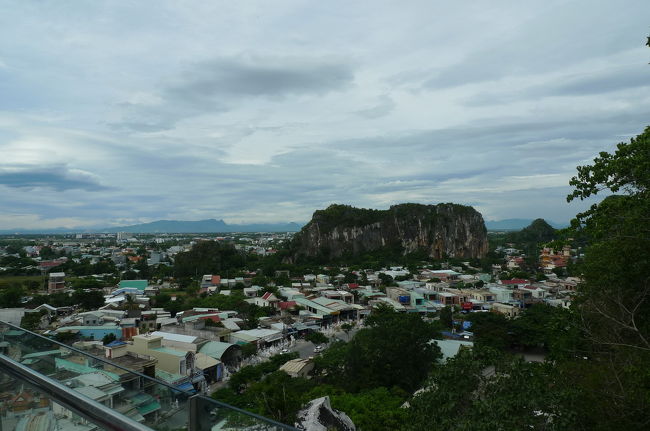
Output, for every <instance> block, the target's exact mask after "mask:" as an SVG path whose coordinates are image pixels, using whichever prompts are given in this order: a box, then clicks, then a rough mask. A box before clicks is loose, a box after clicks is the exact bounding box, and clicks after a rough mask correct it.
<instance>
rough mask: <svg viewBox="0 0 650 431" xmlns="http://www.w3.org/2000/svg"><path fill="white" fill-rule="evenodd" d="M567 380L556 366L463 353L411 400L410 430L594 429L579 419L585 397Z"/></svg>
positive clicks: (494, 354)
mask: <svg viewBox="0 0 650 431" xmlns="http://www.w3.org/2000/svg"><path fill="white" fill-rule="evenodd" d="M487 367H490V368H487ZM492 367H493V368H492ZM486 369H493V372H491V373H486V372H485V371H486ZM566 377H567V376H566V375H565V374H564V373H563V372H562V371H561V370H557V369H554V368H553V366H552V364H535V363H526V362H523V361H522V360H521V359H517V358H511V357H508V356H502V355H500V354H498V353H497V352H495V351H493V350H490V349H487V350H480V349H479V351H470V350H464V349H461V350H460V351H459V353H458V354H457V355H456V357H454V358H451V359H449V360H448V361H447V364H446V365H445V366H442V367H437V368H436V369H434V370H433V373H432V376H431V378H430V379H429V380H428V382H427V385H426V386H425V390H424V391H422V392H420V393H419V394H418V395H416V396H415V397H414V398H413V399H412V400H410V401H409V403H410V408H409V409H408V418H407V420H406V421H405V424H406V426H405V427H404V429H406V430H414V431H415V430H422V429H427V430H441V431H442V430H444V431H448V430H453V431H456V430H458V431H461V430H463V431H464V430H477V431H478V430H508V431H509V430H512V431H515V430H522V429H540V430H542V429H548V430H569V429H571V430H574V429H588V428H585V427H581V426H580V425H581V423H580V421H579V420H577V416H576V414H575V411H576V410H577V406H576V404H577V402H578V401H579V399H580V395H581V394H580V392H579V390H577V389H576V388H573V387H571V386H570V385H566V384H564V380H565V379H566Z"/></svg>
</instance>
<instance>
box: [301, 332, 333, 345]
mask: <svg viewBox="0 0 650 431" xmlns="http://www.w3.org/2000/svg"><path fill="white" fill-rule="evenodd" d="M305 340H307V341H311V342H312V343H314V344H326V343H327V342H328V341H329V338H327V336H325V334H323V333H322V332H320V331H311V332H310V333H308V334H307V335H306V336H305Z"/></svg>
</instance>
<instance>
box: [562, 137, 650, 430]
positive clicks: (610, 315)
mask: <svg viewBox="0 0 650 431" xmlns="http://www.w3.org/2000/svg"><path fill="white" fill-rule="evenodd" d="M570 184H571V185H572V186H573V187H574V191H573V192H572V193H571V194H570V195H569V196H568V197H567V200H568V201H572V200H575V199H581V200H582V199H586V198H588V197H591V196H593V195H597V194H599V193H602V192H608V193H614V195H611V196H608V197H607V198H605V199H604V200H603V201H602V202H600V203H599V204H596V205H593V206H592V207H591V208H590V209H589V210H587V211H586V212H584V213H582V214H579V215H578V216H577V217H576V219H575V220H573V221H572V234H573V235H575V236H578V235H581V236H583V237H584V238H586V239H588V240H589V243H590V244H589V246H588V247H587V248H586V251H585V256H586V257H585V259H584V262H583V264H582V265H581V266H580V267H579V270H580V271H581V273H582V276H583V278H584V282H583V283H581V285H580V286H579V289H578V297H577V301H576V302H577V304H578V310H579V311H580V316H581V322H582V330H583V331H584V334H585V335H586V337H587V338H588V340H589V341H590V342H591V346H592V350H593V351H592V352H590V356H591V359H592V360H593V363H592V364H591V366H592V368H594V370H595V372H597V373H598V375H599V378H598V379H594V380H590V381H589V385H590V387H589V389H588V394H589V396H593V398H592V401H593V404H592V405H594V406H598V407H597V408H595V409H594V411H593V413H594V414H593V415H592V417H593V419H594V422H595V423H596V424H598V423H599V421H600V423H610V422H609V421H610V420H611V418H616V423H617V426H619V427H625V428H627V429H641V428H645V427H648V426H649V425H650V413H649V412H650V390H649V389H648V388H650V374H649V373H648V372H647V364H648V363H650V127H649V128H646V129H645V131H644V132H643V133H642V134H640V135H639V136H637V137H636V138H633V139H632V140H631V141H630V142H629V143H620V144H618V146H617V148H616V151H615V152H614V153H607V152H601V153H600V154H599V156H598V157H597V158H595V159H594V163H593V164H591V165H586V166H579V167H578V175H576V176H575V177H573V178H572V179H571V183H570ZM595 426H597V425H595Z"/></svg>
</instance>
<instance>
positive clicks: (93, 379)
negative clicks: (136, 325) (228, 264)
mask: <svg viewBox="0 0 650 431" xmlns="http://www.w3.org/2000/svg"><path fill="white" fill-rule="evenodd" d="M94 353H95V354H90V353H88V352H86V351H82V350H80V349H77V348H75V347H71V346H68V345H65V344H62V343H59V342H56V341H54V340H53V339H50V338H47V337H44V336H42V335H39V334H35V333H32V332H30V331H27V330H24V329H22V328H19V327H16V326H14V325H10V324H8V323H5V322H0V354H3V355H6V356H7V357H9V358H11V359H13V360H14V361H16V362H19V363H20V364H22V365H24V366H26V367H28V368H30V369H32V370H34V371H36V372H38V373H41V374H43V375H45V376H47V377H49V378H51V379H53V380H55V381H58V382H60V383H62V384H64V385H66V386H67V387H69V388H71V389H73V390H75V391H77V392H80V393H82V394H83V395H85V396H87V397H89V398H91V399H94V400H96V401H98V402H100V403H102V404H104V405H106V406H107V407H109V408H111V409H113V410H115V411H117V412H119V413H121V414H122V415H125V416H127V417H129V418H131V419H133V420H135V421H137V422H140V423H142V424H143V425H146V426H147V427H150V428H152V429H154V430H161V431H162V430H165V431H166V430H182V429H190V430H191V431H195V430H198V429H200V430H220V429H223V430H239V429H255V430H280V429H283V430H293V429H295V428H293V427H289V426H286V425H282V424H279V423H275V422H273V421H270V420H269V419H267V418H264V417H262V416H257V415H254V414H251V413H249V412H246V411H243V410H240V409H237V408H235V407H232V406H228V405H226V404H222V403H219V402H217V401H215V400H212V399H211V398H208V397H204V396H200V395H196V391H194V390H188V388H191V385H188V384H187V383H183V384H182V385H176V386H174V385H173V384H169V383H165V382H162V381H161V380H158V379H154V378H152V376H153V375H154V372H153V371H152V370H153V367H147V366H146V362H147V360H151V358H148V359H147V357H139V356H138V357H135V358H128V360H129V361H132V363H131V364H130V365H132V366H133V367H134V368H137V367H140V368H144V369H143V372H135V371H133V369H132V368H131V369H130V368H127V367H126V366H122V365H120V364H119V363H118V362H117V361H120V362H121V363H122V364H125V363H126V364H129V362H128V361H126V362H125V361H124V360H121V359H120V358H117V359H114V361H111V360H109V359H106V358H105V357H102V356H101V355H102V354H103V351H100V352H97V351H94ZM133 364H137V367H136V366H135V365H133ZM143 364H144V365H143ZM158 374H159V375H162V376H163V377H165V373H164V372H162V373H161V372H160V371H158ZM167 377H169V376H167ZM176 383H178V382H176ZM190 398H192V400H193V402H192V403H193V410H192V411H193V412H195V413H193V415H194V416H195V417H191V416H190V415H191V413H190V412H191V408H190ZM197 400H198V401H197ZM197 406H199V407H200V408H201V409H202V410H201V411H200V412H199V410H198V409H197ZM197 415H198V416H197ZM199 419H200V420H199ZM3 429H4V428H3Z"/></svg>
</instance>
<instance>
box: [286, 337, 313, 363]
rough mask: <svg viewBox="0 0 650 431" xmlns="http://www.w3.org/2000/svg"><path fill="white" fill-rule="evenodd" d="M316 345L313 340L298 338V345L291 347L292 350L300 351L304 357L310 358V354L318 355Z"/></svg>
mask: <svg viewBox="0 0 650 431" xmlns="http://www.w3.org/2000/svg"><path fill="white" fill-rule="evenodd" d="M315 347H316V345H315V344H314V343H312V342H311V341H305V340H296V345H295V346H293V347H291V348H290V349H289V351H290V352H298V354H299V355H300V357H301V358H302V359H305V358H308V357H310V356H316V353H314V348H315Z"/></svg>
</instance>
